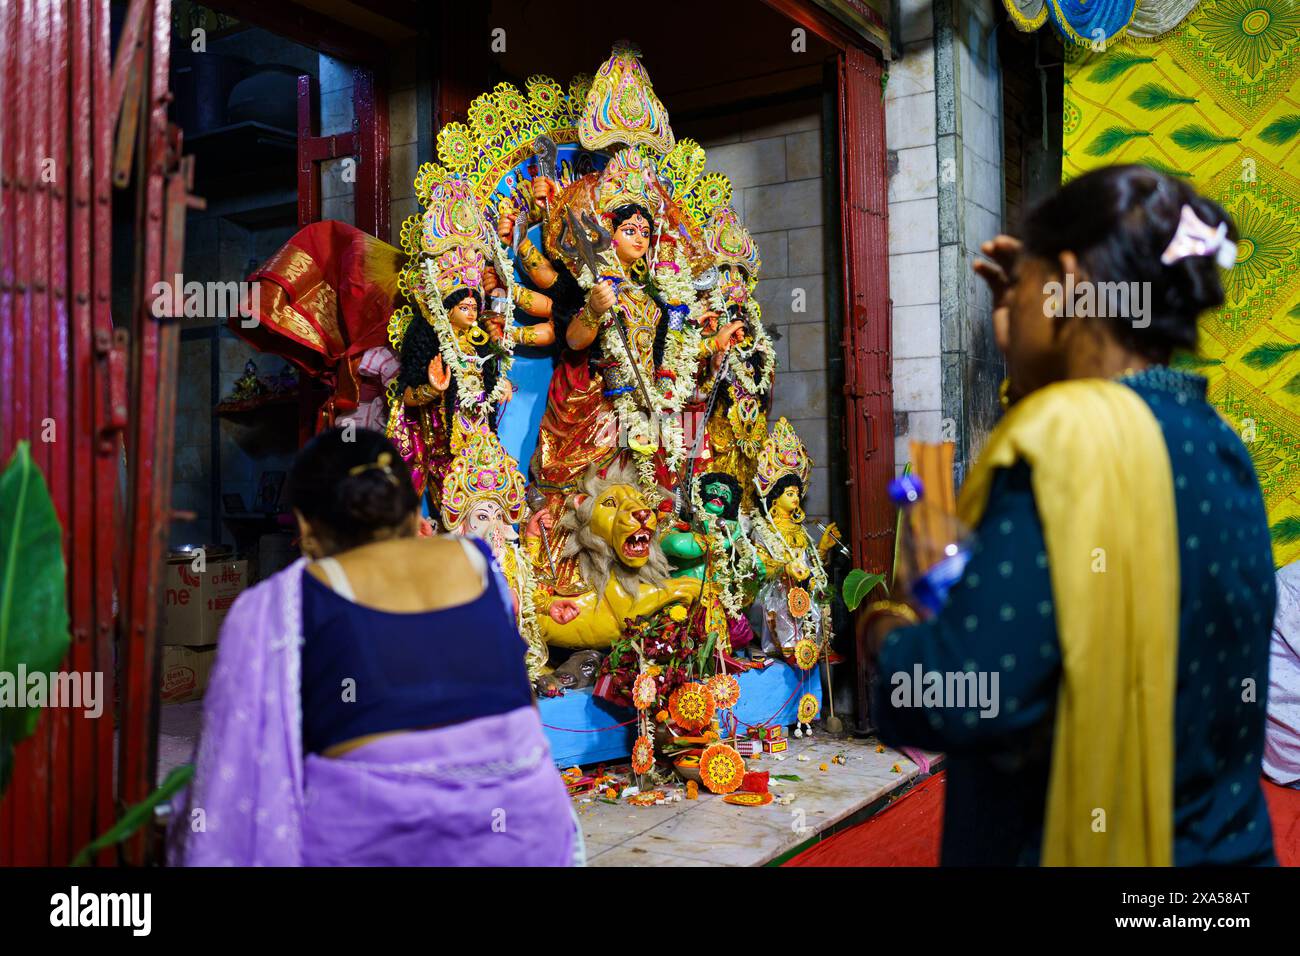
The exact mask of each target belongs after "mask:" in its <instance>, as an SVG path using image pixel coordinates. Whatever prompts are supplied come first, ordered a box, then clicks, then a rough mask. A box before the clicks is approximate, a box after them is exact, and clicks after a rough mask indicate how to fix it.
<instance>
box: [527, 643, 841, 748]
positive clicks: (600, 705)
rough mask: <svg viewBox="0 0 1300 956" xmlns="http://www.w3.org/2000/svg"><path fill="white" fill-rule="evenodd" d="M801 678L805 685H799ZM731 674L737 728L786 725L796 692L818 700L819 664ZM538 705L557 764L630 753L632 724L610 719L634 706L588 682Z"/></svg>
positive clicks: (628, 717) (627, 715)
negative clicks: (736, 692)
mask: <svg viewBox="0 0 1300 956" xmlns="http://www.w3.org/2000/svg"><path fill="white" fill-rule="evenodd" d="M801 678H803V679H804V681H805V686H804V687H803V688H802V689H799V682H800V679H801ZM736 680H737V681H738V682H739V684H740V700H739V701H738V702H737V704H736V706H735V708H734V713H735V716H736V719H737V720H738V721H740V722H741V728H740V730H741V732H742V733H743V732H744V730H745V726H746V725H749V724H756V725H757V724H780V725H782V726H785V727H787V728H789V727H791V726H792V725H793V724H794V722H795V714H796V713H797V711H798V708H799V698H800V697H802V696H803V695H804V694H812V695H813V696H815V697H816V698H817V699H818V700H819V701H820V700H821V699H822V676H821V668H820V667H814V668H813V669H812V670H811V671H809V672H808V673H807V674H806V675H804V674H803V673H802V672H801V671H799V670H798V669H796V668H794V667H791V666H790V665H788V664H784V663H776V664H772V665H771V666H769V667H768V668H766V669H765V670H761V671H757V670H752V671H745V672H743V673H741V674H737V675H736ZM538 707H539V708H540V709H541V712H542V723H543V724H545V725H546V737H547V739H548V740H549V741H550V743H551V756H552V757H553V758H554V759H555V763H556V765H557V766H560V767H572V766H574V765H575V764H577V765H582V764H592V763H601V762H603V761H612V760H624V759H626V758H627V757H628V756H629V755H630V754H631V753H632V740H633V739H634V736H635V734H634V727H635V725H634V724H633V725H630V726H627V727H616V726H614V725H616V724H620V723H622V722H623V721H626V720H631V719H632V718H633V716H634V715H635V711H633V710H632V709H631V708H623V707H615V706H614V705H613V704H611V703H609V701H606V700H600V699H598V698H596V697H595V696H593V695H592V692H591V688H590V687H587V688H584V689H583V690H571V691H566V692H565V694H564V696H563V697H550V698H545V699H543V700H539V701H538ZM557 728H564V729H562V730H561V729H557Z"/></svg>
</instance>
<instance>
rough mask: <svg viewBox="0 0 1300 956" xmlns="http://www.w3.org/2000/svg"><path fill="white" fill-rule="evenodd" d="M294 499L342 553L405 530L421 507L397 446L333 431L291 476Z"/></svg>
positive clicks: (311, 446)
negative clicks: (398, 529)
mask: <svg viewBox="0 0 1300 956" xmlns="http://www.w3.org/2000/svg"><path fill="white" fill-rule="evenodd" d="M289 498H290V501H291V502H292V504H293V507H294V508H297V509H298V510H299V511H301V512H302V514H303V516H304V517H306V518H307V519H308V520H309V521H312V522H314V523H315V522H319V523H320V524H322V525H324V526H325V527H326V528H327V529H329V532H330V533H331V535H332V536H333V538H334V539H335V541H336V543H337V544H338V545H339V546H340V547H341V548H349V547H355V546H357V545H359V544H364V543H365V542H367V541H369V540H371V539H372V538H373V537H374V536H375V534H376V533H377V532H379V531H383V530H387V529H391V528H395V527H397V526H399V525H400V524H401V523H402V522H403V521H406V520H407V519H408V518H409V517H410V516H411V514H412V512H414V511H415V509H416V508H417V507H418V505H419V499H418V497H417V496H416V494H415V488H414V486H412V484H411V476H410V473H409V471H408V470H407V469H406V467H405V465H404V464H403V462H402V458H401V456H400V455H399V454H398V452H397V449H396V448H395V447H394V446H393V443H392V442H390V441H389V440H388V439H387V438H385V437H384V436H383V435H382V434H380V433H379V432H376V431H370V430H369V429H365V428H355V429H354V428H348V429H344V428H331V429H329V430H328V431H324V432H321V433H320V434H319V435H317V436H316V437H315V438H313V439H312V440H311V441H310V442H308V443H307V445H306V446H305V447H304V448H303V449H302V451H301V452H299V453H298V457H297V459H296V460H295V461H294V463H293V469H292V470H291V471H290V472H289Z"/></svg>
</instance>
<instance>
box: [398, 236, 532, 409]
mask: <svg viewBox="0 0 1300 956" xmlns="http://www.w3.org/2000/svg"><path fill="white" fill-rule="evenodd" d="M495 246H496V248H495V249H494V250H493V265H494V266H495V267H496V271H497V275H498V276H499V277H502V278H504V279H505V283H506V307H505V315H504V316H502V318H503V319H504V323H505V331H504V334H503V335H502V337H501V340H500V342H499V345H500V346H501V348H502V349H503V350H504V351H505V354H504V355H502V356H500V358H499V361H500V363H501V366H500V370H499V373H498V375H497V383H496V386H495V387H494V388H493V389H492V393H491V394H490V395H487V396H486V398H485V399H484V398H480V396H481V395H482V394H483V363H484V362H487V361H491V359H482V358H480V357H479V356H477V355H466V354H465V353H464V352H462V351H461V348H460V337H459V335H458V334H457V332H456V330H455V329H454V328H453V327H452V324H451V318H450V317H449V316H448V315H447V308H446V306H444V305H443V304H442V297H441V296H440V295H439V294H438V281H437V276H436V274H435V273H434V260H433V258H432V257H426V258H425V259H424V260H423V261H422V262H421V264H420V265H421V269H422V270H423V272H424V279H425V286H424V289H423V290H421V291H422V292H423V295H422V296H421V299H422V300H423V303H424V306H425V309H426V310H427V313H428V316H429V321H430V324H432V325H433V328H434V331H436V332H437V333H438V353H439V354H440V355H441V356H442V360H443V363H444V364H445V365H446V366H447V368H448V369H450V370H451V374H452V375H453V376H454V377H455V379H456V404H457V405H458V406H459V409H460V411H462V412H468V413H474V414H481V413H482V411H483V409H485V408H489V409H490V408H495V407H497V405H499V404H500V403H501V402H502V401H504V400H505V398H506V397H507V396H509V394H510V382H509V380H508V379H507V378H506V373H507V372H509V371H510V368H511V366H512V365H513V364H514V351H515V328H514V314H515V303H514V289H513V284H514V280H513V278H512V275H511V271H510V270H509V269H508V268H507V266H506V265H505V264H504V263H505V250H504V249H503V248H502V247H501V243H500V241H499V240H498V241H497V242H496V243H495ZM431 290H432V291H431Z"/></svg>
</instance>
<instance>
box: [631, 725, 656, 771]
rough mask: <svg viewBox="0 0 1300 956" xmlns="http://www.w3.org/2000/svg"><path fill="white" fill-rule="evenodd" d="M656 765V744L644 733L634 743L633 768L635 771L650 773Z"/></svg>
mask: <svg viewBox="0 0 1300 956" xmlns="http://www.w3.org/2000/svg"><path fill="white" fill-rule="evenodd" d="M654 765H655V747H654V744H653V743H652V742H651V741H650V738H649V737H646V736H645V735H644V734H643V735H642V736H640V737H638V738H637V739H636V742H635V743H633V744H632V770H633V772H635V773H648V772H649V770H650V768H651V767H653V766H654Z"/></svg>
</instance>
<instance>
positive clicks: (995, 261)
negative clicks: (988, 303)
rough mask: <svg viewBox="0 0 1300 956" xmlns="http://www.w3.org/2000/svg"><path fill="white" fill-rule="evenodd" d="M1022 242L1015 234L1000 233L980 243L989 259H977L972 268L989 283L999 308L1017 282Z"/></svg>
mask: <svg viewBox="0 0 1300 956" xmlns="http://www.w3.org/2000/svg"><path fill="white" fill-rule="evenodd" d="M1020 249H1021V243H1020V240H1019V239H1017V238H1016V237H1015V236H1008V235H998V236H994V237H993V238H992V239H990V240H988V242H984V243H981V244H980V252H982V253H984V255H986V256H988V259H976V260H975V261H974V262H973V263H972V264H971V268H972V269H974V270H975V274H976V275H977V276H979V277H980V278H981V279H983V280H984V282H985V283H986V284H987V285H988V287H989V291H990V292H992V293H993V306H994V308H997V307H998V306H999V305H1001V303H1002V298H1003V296H1005V295H1006V294H1007V292H1008V291H1009V290H1010V289H1011V286H1012V285H1014V284H1015V273H1016V260H1017V259H1019V258H1020Z"/></svg>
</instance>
